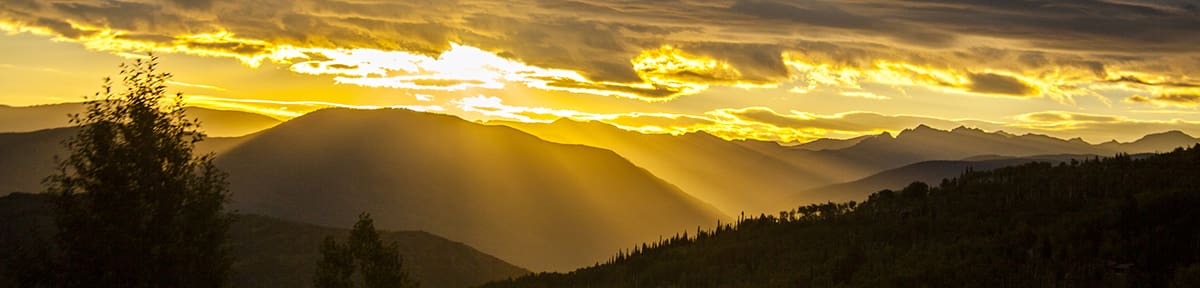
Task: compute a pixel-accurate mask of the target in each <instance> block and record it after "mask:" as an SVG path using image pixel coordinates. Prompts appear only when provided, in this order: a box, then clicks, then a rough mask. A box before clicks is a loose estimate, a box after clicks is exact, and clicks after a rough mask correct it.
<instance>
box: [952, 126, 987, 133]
mask: <svg viewBox="0 0 1200 288" xmlns="http://www.w3.org/2000/svg"><path fill="white" fill-rule="evenodd" d="M950 132H951V133H955V134H963V135H985V134H993V133H988V132H987V131H983V129H979V128H974V127H967V126H966V125H960V126H958V127H955V128H954V129H951V130H950Z"/></svg>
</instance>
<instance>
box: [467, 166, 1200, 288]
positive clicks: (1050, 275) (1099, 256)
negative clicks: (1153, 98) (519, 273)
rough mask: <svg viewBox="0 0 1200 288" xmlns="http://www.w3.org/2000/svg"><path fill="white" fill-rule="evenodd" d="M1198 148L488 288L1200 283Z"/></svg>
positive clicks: (642, 253)
mask: <svg viewBox="0 0 1200 288" xmlns="http://www.w3.org/2000/svg"><path fill="white" fill-rule="evenodd" d="M1196 175H1200V146H1195V147H1193V148H1191V149H1189V150H1179V151H1176V152H1172V153H1169V154H1164V155H1157V156H1152V157H1148V158H1143V159H1135V158H1133V157H1129V156H1120V157H1115V158H1110V159H1104V160H1100V161H1095V160H1089V161H1084V162H1078V163H1071V164H1068V165H1051V164H1049V163H1030V164H1025V165H1021V166H1016V167H1008V168H1001V169H996V170H992V171H987V172H971V173H966V174H963V175H962V176H961V177H958V178H956V179H954V180H950V181H946V182H943V184H942V185H939V186H936V187H930V186H928V185H924V184H922V183H917V184H913V185H909V186H908V187H906V188H904V189H903V190H900V191H891V190H887V191H882V192H879V193H876V194H874V195H872V196H871V197H870V199H869V200H867V201H865V202H862V203H859V204H857V205H850V204H832V203H830V204H821V205H809V206H804V207H800V208H798V209H795V210H791V211H786V212H783V213H779V214H778V215H779V216H774V215H771V216H763V217H755V218H750V219H747V220H744V221H739V222H738V223H737V224H736V226H734V225H730V226H725V227H723V228H721V229H720V230H718V231H715V232H711V231H705V232H703V233H699V235H698V236H697V235H696V234H693V235H694V236H697V237H688V236H686V235H684V236H680V237H674V238H670V239H667V240H665V241H662V242H659V243H656V244H654V245H647V246H642V247H641V248H638V249H634V250H632V251H631V252H627V253H618V254H617V256H616V257H614V258H613V260H612V261H610V262H609V263H606V264H602V265H597V266H594V267H589V268H585V269H580V270H576V271H573V272H570V273H544V274H537V275H530V276H526V277H521V278H518V279H515V280H506V281H500V282H496V283H491V284H489V285H485V286H484V287H491V288H499V287H1168V285H1169V286H1170V287H1197V286H1196V285H1198V284H1200V245H1196V243H1200V211H1198V210H1197V209H1195V207H1196V206H1198V205H1200V191H1197V190H1196V187H1200V177H1195V176H1196Z"/></svg>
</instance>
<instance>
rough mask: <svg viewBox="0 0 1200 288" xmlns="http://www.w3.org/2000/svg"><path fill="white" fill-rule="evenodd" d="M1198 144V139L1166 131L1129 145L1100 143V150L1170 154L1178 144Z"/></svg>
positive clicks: (1176, 131) (1199, 140) (1179, 132)
mask: <svg viewBox="0 0 1200 288" xmlns="http://www.w3.org/2000/svg"><path fill="white" fill-rule="evenodd" d="M1197 142H1200V138H1195V137H1192V136H1189V135H1187V134H1186V133H1183V132H1181V131H1178V130H1173V131H1167V132H1162V133H1156V134H1149V135H1146V136H1143V137H1142V138H1141V139H1138V140H1137V141H1133V142H1130V143H1116V142H1105V143H1101V144H1100V145H1098V146H1100V147H1101V148H1102V149H1107V150H1116V151H1122V152H1126V153H1160V152H1171V150H1175V148H1178V147H1179V146H1181V145H1180V144H1194V143H1197Z"/></svg>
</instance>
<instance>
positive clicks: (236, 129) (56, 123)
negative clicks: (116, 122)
mask: <svg viewBox="0 0 1200 288" xmlns="http://www.w3.org/2000/svg"><path fill="white" fill-rule="evenodd" d="M185 109H186V113H187V115H188V116H189V117H192V118H197V119H200V123H201V127H203V128H202V129H204V131H205V133H208V135H209V136H212V137H230V136H242V135H246V134H250V133H254V132H258V131H261V130H263V129H266V128H270V127H272V126H275V125H278V124H279V123H280V121H279V120H277V119H275V118H271V117H267V116H263V115H259V114H254V113H247V112H238V111H224V110H214V109H207V108H199V107H187V108H185ZM84 110H85V105H84V104H83V103H61V104H50V105H37V106H23V107H13V106H5V105H0V132H30V131H37V130H42V129H51V128H61V127H67V126H70V123H69V122H68V121H67V120H68V119H69V118H67V114H75V113H81V112H83V111H84Z"/></svg>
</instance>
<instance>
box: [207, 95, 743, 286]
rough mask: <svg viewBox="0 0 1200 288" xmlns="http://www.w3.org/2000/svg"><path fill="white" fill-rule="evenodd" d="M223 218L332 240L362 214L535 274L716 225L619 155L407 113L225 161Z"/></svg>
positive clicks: (352, 118) (241, 149) (295, 126)
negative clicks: (234, 214) (228, 203)
mask: <svg viewBox="0 0 1200 288" xmlns="http://www.w3.org/2000/svg"><path fill="white" fill-rule="evenodd" d="M217 165H218V166H219V167H220V168H221V169H223V170H225V171H227V172H228V173H229V174H230V178H229V181H230V183H231V190H232V191H233V198H234V201H233V207H235V208H237V209H241V210H242V211H248V212H252V213H260V214H264V215H269V216H275V217H280V218H283V219H287V220H293V221H301V222H306V223H314V224H318V225H325V226H335V227H340V226H341V225H349V224H351V223H349V222H348V221H349V220H352V219H355V217H356V215H358V213H360V212H363V211H366V212H370V213H371V215H372V216H373V217H374V219H375V225H377V226H378V227H381V228H385V229H400V230H424V231H430V232H432V233H435V234H438V235H443V236H446V237H447V238H450V239H454V240H457V241H462V242H464V243H468V244H470V245H472V246H474V247H476V248H479V249H480V250H482V251H485V252H487V253H489V254H492V255H496V256H498V257H501V258H503V259H505V260H507V261H510V262H513V263H515V264H518V265H520V266H523V267H528V268H531V269H534V270H565V269H572V268H576V267H581V266H583V265H588V264H592V263H595V262H596V261H598V260H602V259H603V258H604V257H605V256H607V255H608V253H609V251H612V250H614V249H617V248H618V247H623V246H626V245H629V244H631V243H639V242H642V241H647V240H652V239H657V238H658V237H659V236H660V235H663V234H664V233H669V232H672V231H678V230H680V229H684V228H686V227H696V226H697V225H711V224H712V223H714V222H716V221H717V219H718V218H719V217H721V214H720V213H718V212H716V210H715V209H714V208H712V207H711V206H709V205H708V204H706V203H704V202H701V201H699V200H696V199H695V198H692V197H691V196H689V195H688V194H686V193H683V192H682V191H679V189H678V188H676V187H674V186H673V185H671V184H669V183H667V182H664V181H662V180H660V179H658V178H656V177H654V176H653V175H651V174H650V173H648V172H646V171H645V170H643V169H641V168H638V167H637V166H634V165H633V164H632V163H630V162H629V161H628V160H625V159H624V158H621V157H620V156H618V155H617V154H615V153H613V152H611V151H607V150H602V149H597V148H593V147H587V146H582V145H565V144H557V143H551V142H546V141H543V140H541V139H539V138H537V137H534V136H532V135H529V134H526V133H523V132H521V131H518V130H516V129H512V128H509V127H501V126H485V125H480V124H477V123H472V122H468V121H464V120H462V119H459V118H457V117H453V116H445V115H436V114H430V113H421V112H414V111H408V110H393V109H385V110H348V109H327V110H321V111H317V112H313V113H309V114H307V115H305V116H302V117H299V118H296V119H293V120H291V121H288V122H286V123H283V124H281V125H279V126H276V127H274V128H271V129H268V130H266V131H263V132H261V133H258V134H256V135H254V137H253V138H252V139H249V140H247V141H246V142H244V143H242V144H241V145H238V146H237V147H236V148H233V149H232V150H229V151H227V152H225V153H222V154H220V155H219V156H218V158H217Z"/></svg>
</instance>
